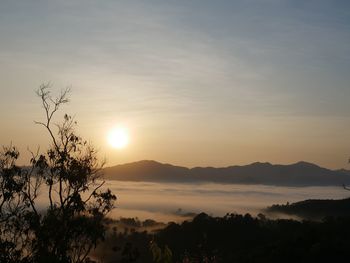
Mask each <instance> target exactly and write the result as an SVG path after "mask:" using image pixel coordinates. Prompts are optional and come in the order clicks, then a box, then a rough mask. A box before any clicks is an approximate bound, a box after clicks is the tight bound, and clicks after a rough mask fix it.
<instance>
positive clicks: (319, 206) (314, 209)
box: [266, 198, 350, 219]
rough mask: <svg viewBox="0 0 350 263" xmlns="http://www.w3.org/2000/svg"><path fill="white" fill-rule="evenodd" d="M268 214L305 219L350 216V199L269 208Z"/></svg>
mask: <svg viewBox="0 0 350 263" xmlns="http://www.w3.org/2000/svg"><path fill="white" fill-rule="evenodd" d="M266 212H268V213H283V214H287V215H295V216H299V217H302V218H305V219H323V218H325V217H329V216H332V217H340V216H350V198H346V199H340V200H312V199H310V200H305V201H301V202H296V203H292V204H286V205H273V206H271V207H268V208H267V209H266Z"/></svg>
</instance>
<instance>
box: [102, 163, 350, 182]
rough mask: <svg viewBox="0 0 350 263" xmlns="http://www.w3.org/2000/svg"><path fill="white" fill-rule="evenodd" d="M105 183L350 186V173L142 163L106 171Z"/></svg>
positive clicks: (299, 166)
mask: <svg viewBox="0 0 350 263" xmlns="http://www.w3.org/2000/svg"><path fill="white" fill-rule="evenodd" d="M104 174H105V179H109V180H121V181H150V182H215V183H234V184H265V185H281V186H326V185H334V186H341V185H342V184H350V172H349V171H347V170H330V169H326V168H322V167H320V166H317V165H315V164H312V163H307V162H298V163H295V164H290V165H280V164H277V165H273V164H270V163H260V162H256V163H252V164H249V165H243V166H238V165H236V166H229V167H223V168H214V167H195V168H191V169H190V168H186V167H181V166H174V165H171V164H162V163H159V162H156V161H149V160H144V161H139V162H134V163H128V164H121V165H116V166H113V167H108V168H105V169H104Z"/></svg>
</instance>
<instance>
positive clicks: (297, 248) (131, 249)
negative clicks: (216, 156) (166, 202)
mask: <svg viewBox="0 0 350 263" xmlns="http://www.w3.org/2000/svg"><path fill="white" fill-rule="evenodd" d="M349 226H350V218H349V217H327V218H325V219H324V220H322V221H296V220H286V219H279V220H269V219H267V218H266V217H265V216H263V215H262V214H260V215H259V216H258V217H256V218H254V217H252V216H250V215H249V214H246V215H238V214H227V215H226V216H225V217H211V216H208V215H207V214H199V215H197V216H196V217H195V218H194V219H193V221H189V222H187V221H186V222H184V223H182V224H176V223H169V225H168V226H167V227H165V228H164V229H162V230H159V231H157V232H156V233H154V232H151V233H147V232H145V231H143V232H138V231H126V232H125V231H121V232H117V231H114V232H113V231H112V232H111V234H109V235H108V237H107V240H106V242H104V243H102V244H101V245H100V246H99V247H98V249H97V250H96V255H98V256H100V257H101V258H103V260H104V261H103V262H106V263H112V262H181V263H184V262H240V263H248V262H263V263H264V262H266V263H273V262H276V263H277V262H278V263H280V262H305V263H306V262H348V250H349V246H350V228H349Z"/></svg>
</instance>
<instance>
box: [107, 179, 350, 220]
mask: <svg viewBox="0 0 350 263" xmlns="http://www.w3.org/2000/svg"><path fill="white" fill-rule="evenodd" d="M106 187H108V188H110V189H111V190H112V192H113V193H114V194H116V195H117V198H118V200H117V202H116V206H117V207H116V208H115V209H114V210H113V211H112V212H111V213H110V216H111V217H113V218H119V217H138V218H139V219H147V218H152V219H155V220H158V221H162V222H168V221H183V220H184V219H186V218H188V217H189V215H187V214H188V213H199V212H205V213H208V214H211V215H214V216H223V215H225V214H226V213H232V212H237V213H251V214H253V215H256V214H257V213H259V212H261V210H262V209H263V208H265V207H267V206H270V205H272V204H277V203H279V204H285V203H286V202H296V201H301V200H305V199H338V198H345V197H348V196H349V195H350V192H348V191H346V190H344V189H343V188H342V187H341V186H339V187H280V186H266V185H233V184H213V183H208V184H175V183H174V184H173V183H171V184H169V183H148V182H124V181H123V182H121V181H107V182H106ZM179 209H180V210H179Z"/></svg>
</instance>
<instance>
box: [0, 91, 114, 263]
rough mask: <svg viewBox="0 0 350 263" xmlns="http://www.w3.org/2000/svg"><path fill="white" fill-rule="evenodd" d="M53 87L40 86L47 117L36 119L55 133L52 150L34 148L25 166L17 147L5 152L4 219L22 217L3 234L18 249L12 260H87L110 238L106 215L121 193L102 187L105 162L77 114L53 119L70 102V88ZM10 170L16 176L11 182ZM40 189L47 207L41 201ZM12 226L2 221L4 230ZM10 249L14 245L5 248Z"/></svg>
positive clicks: (0, 160) (0, 197)
mask: <svg viewBox="0 0 350 263" xmlns="http://www.w3.org/2000/svg"><path fill="white" fill-rule="evenodd" d="M49 88H50V86H49V85H48V84H45V85H42V86H40V88H39V89H38V91H37V95H38V96H39V97H40V99H41V103H42V106H43V109H44V113H45V119H44V121H36V123H37V124H39V125H42V126H43V127H44V128H45V130H46V131H47V133H48V134H49V137H50V139H51V145H50V147H49V149H48V150H47V151H46V153H43V154H40V153H39V151H37V152H36V153H32V158H31V161H30V163H31V166H30V167H29V168H25V169H23V168H19V167H18V166H16V165H15V161H16V159H17V158H18V155H19V153H18V151H17V150H16V149H15V148H11V149H7V148H6V149H4V153H3V154H2V155H0V177H1V178H0V187H1V189H0V203H3V205H2V206H5V207H6V209H4V211H3V210H2V206H1V207H0V208H1V210H0V212H1V215H0V220H1V219H2V218H4V220H5V218H6V216H7V217H8V216H10V215H11V216H12V217H13V218H15V219H16V220H17V221H18V222H20V223H19V224H17V225H19V227H18V228H19V229H16V227H13V226H12V225H9V224H7V223H5V225H6V224H7V226H8V228H9V230H8V231H7V232H8V233H10V234H4V235H3V236H4V237H5V236H7V237H6V238H8V239H9V238H10V237H11V240H12V242H11V244H12V247H14V249H15V251H16V253H15V254H16V255H17V258H16V260H15V261H12V262H20V261H21V260H22V261H23V262H87V261H88V260H89V259H88V255H89V253H90V251H91V249H92V248H93V247H94V246H96V244H97V243H98V241H99V240H101V239H103V237H104V233H105V227H104V221H103V220H104V218H105V216H106V215H107V213H108V212H109V211H110V210H111V209H112V208H113V207H114V201H115V200H116V197H115V195H113V194H112V193H111V191H110V190H109V189H107V190H105V191H102V188H103V185H104V181H103V180H101V170H102V168H103V164H104V163H103V162H100V161H99V160H98V158H97V152H96V150H95V149H94V147H93V146H92V145H90V144H89V143H87V142H86V141H84V140H83V139H82V138H81V137H79V136H78V135H76V133H75V125H76V122H75V121H74V119H73V118H72V117H71V116H69V115H67V114H65V115H64V119H63V122H61V123H59V124H54V123H53V118H54V116H55V113H56V112H57V111H58V110H59V108H60V107H61V106H62V105H63V104H65V103H67V102H68V101H69V100H68V96H67V95H68V93H69V90H68V89H66V90H64V91H62V92H61V94H60V95H59V96H58V97H57V98H53V97H52V96H51V93H50V89H49ZM8 173H11V174H12V175H13V176H12V177H10V178H11V180H12V181H13V182H12V181H11V182H12V183H11V184H10V185H11V187H10V186H9V184H8V183H7V181H8V180H9V179H8V176H7V174H8ZM6 180H7V181H6ZM2 185H4V186H3V187H2ZM12 185H14V186H12ZM6 191H9V192H10V193H11V194H10V195H9V197H7V196H8V195H6ZM39 191H40V192H42V194H41V196H40V198H41V199H40V200H42V199H43V198H44V199H45V204H47V207H39V206H38V204H37V200H38V196H39ZM5 197H6V198H5ZM0 222H1V221H0ZM6 229H7V228H6V227H3V226H2V225H1V232H0V234H1V233H2V232H3V230H6ZM18 236H19V237H21V238H22V239H23V241H22V242H19V241H18V239H19V238H18ZM3 240H4V242H5V241H6V239H3ZM6 251H9V248H7V247H4V252H6ZM0 252H2V251H0ZM9 262H11V259H9Z"/></svg>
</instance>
